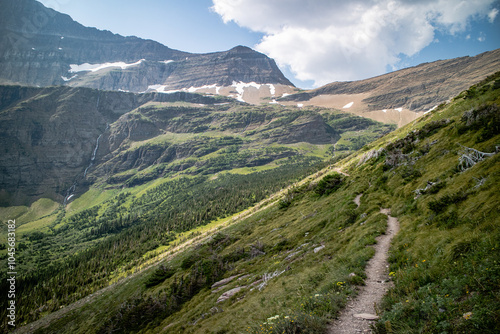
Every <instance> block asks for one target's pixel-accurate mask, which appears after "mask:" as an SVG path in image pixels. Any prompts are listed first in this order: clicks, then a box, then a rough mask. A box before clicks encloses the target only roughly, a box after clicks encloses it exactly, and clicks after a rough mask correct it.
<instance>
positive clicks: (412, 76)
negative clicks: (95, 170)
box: [278, 49, 500, 126]
mask: <svg viewBox="0 0 500 334" xmlns="http://www.w3.org/2000/svg"><path fill="white" fill-rule="evenodd" d="M499 68H500V49H497V50H494V51H489V52H485V53H482V54H479V55H477V56H475V57H461V58H455V59H449V60H439V61H435V62H431V63H424V64H420V65H418V66H415V67H410V68H405V69H402V70H399V71H395V72H391V73H388V74H384V75H381V76H377V77H374V78H369V79H365V80H360V81H350V82H334V83H330V84H327V85H325V86H323V87H320V88H317V89H313V90H310V91H305V92H300V93H297V94H293V95H289V96H286V97H283V98H280V99H278V102H279V103H282V104H286V105H295V104H301V105H314V106H322V107H329V108H337V109H340V110H345V111H349V112H352V113H354V114H356V115H360V116H363V117H369V118H372V119H375V120H378V121H380V122H385V123H395V124H398V126H402V125H404V124H407V123H408V122H411V121H413V120H415V119H416V118H418V117H420V116H421V115H423V114H424V113H425V112H427V111H429V110H432V109H433V108H435V107H437V106H438V105H440V104H441V103H444V102H446V101H448V100H449V99H451V98H453V97H454V96H456V95H457V94H458V93H460V92H461V91H463V90H465V89H467V88H468V87H469V86H470V85H471V84H473V83H474V82H478V81H480V80H482V79H484V78H486V77H487V76H489V75H491V74H493V73H495V72H496V71H498V69H499Z"/></svg>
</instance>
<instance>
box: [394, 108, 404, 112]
mask: <svg viewBox="0 0 500 334" xmlns="http://www.w3.org/2000/svg"><path fill="white" fill-rule="evenodd" d="M394 110H396V111H399V112H402V111H403V108H394Z"/></svg>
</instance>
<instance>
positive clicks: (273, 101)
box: [269, 99, 278, 104]
mask: <svg viewBox="0 0 500 334" xmlns="http://www.w3.org/2000/svg"><path fill="white" fill-rule="evenodd" d="M269 104H278V102H277V101H276V100H274V99H273V100H272V101H271V102H269Z"/></svg>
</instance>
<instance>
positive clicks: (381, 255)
mask: <svg viewBox="0 0 500 334" xmlns="http://www.w3.org/2000/svg"><path fill="white" fill-rule="evenodd" d="M359 197H360V196H359ZM356 199H358V197H356ZM358 200H359V199H358ZM356 204H357V203H356ZM380 212H381V213H384V214H386V215H387V218H388V219H387V221H388V226H387V231H386V233H385V234H383V235H381V236H379V237H377V239H376V240H377V244H376V245H375V246H374V248H375V255H374V256H373V258H371V259H370V261H368V264H367V266H366V275H367V278H366V280H365V284H366V285H365V286H363V287H362V288H361V289H360V290H359V293H358V295H357V296H356V298H355V299H352V300H351V301H349V302H348V304H347V306H346V308H345V309H344V310H343V311H342V312H341V313H340V315H339V317H338V319H336V320H335V321H334V322H333V323H332V324H331V326H330V327H329V328H328V333H329V334H347V333H349V334H351V333H372V331H371V329H370V325H371V323H372V321H373V320H376V319H377V318H378V317H377V305H379V304H380V302H381V300H382V297H383V296H384V294H385V293H386V292H387V290H388V289H389V288H390V287H391V285H392V282H391V281H390V280H389V275H388V267H389V263H388V261H387V259H388V251H389V247H390V244H391V240H392V238H393V237H394V235H395V234H396V233H397V232H398V230H399V222H398V220H397V219H396V218H394V217H391V216H390V210H389V209H382V210H380Z"/></svg>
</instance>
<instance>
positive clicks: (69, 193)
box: [63, 98, 109, 205]
mask: <svg viewBox="0 0 500 334" xmlns="http://www.w3.org/2000/svg"><path fill="white" fill-rule="evenodd" d="M97 103H99V98H98V99H97ZM108 129H109V123H107V124H106V129H105V130H104V132H106V131H107V130H108ZM104 132H103V133H101V134H100V135H99V137H97V140H96V143H95V147H94V150H93V151H92V156H91V158H90V163H89V165H88V166H87V168H85V171H84V172H83V178H86V177H87V172H88V170H89V168H90V167H92V166H93V165H94V161H95V158H96V155H97V150H98V149H99V140H100V139H101V137H102V135H103V134H104ZM79 179H80V178H77V179H76V180H75V182H73V185H72V186H71V187H69V189H68V190H67V191H66V196H65V197H64V201H63V205H66V204H67V203H68V201H69V200H70V199H71V198H72V197H73V196H75V194H74V193H75V190H76V186H77V184H78V181H79Z"/></svg>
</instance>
